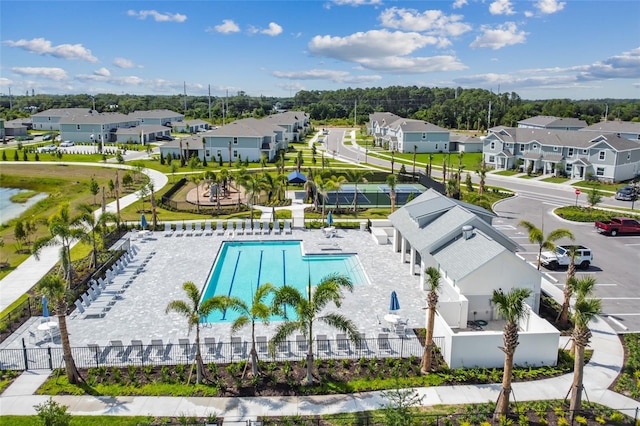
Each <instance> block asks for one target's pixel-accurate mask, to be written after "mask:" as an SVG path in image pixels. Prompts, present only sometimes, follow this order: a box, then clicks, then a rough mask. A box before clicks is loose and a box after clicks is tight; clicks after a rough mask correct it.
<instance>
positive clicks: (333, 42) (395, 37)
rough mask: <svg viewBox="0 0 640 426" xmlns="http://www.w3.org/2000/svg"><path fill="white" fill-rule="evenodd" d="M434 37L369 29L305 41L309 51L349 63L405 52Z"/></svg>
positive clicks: (432, 42) (429, 41)
mask: <svg viewBox="0 0 640 426" xmlns="http://www.w3.org/2000/svg"><path fill="white" fill-rule="evenodd" d="M437 42H438V39H436V38H435V37H431V36H425V35H422V34H419V33H416V32H402V31H395V32H391V31H387V30H372V31H367V32H358V33H355V34H351V35H349V36H346V37H331V36H315V37H313V38H312V39H311V41H310V42H309V45H308V48H309V51H310V52H311V53H312V54H314V55H316V56H327V57H330V58H335V59H341V60H345V61H350V62H359V61H360V60H361V59H365V58H384V57H387V56H398V55H400V56H402V55H408V54H409V53H411V52H413V51H414V50H416V49H420V48H422V47H424V46H426V45H428V44H431V45H434V44H436V43H437Z"/></svg>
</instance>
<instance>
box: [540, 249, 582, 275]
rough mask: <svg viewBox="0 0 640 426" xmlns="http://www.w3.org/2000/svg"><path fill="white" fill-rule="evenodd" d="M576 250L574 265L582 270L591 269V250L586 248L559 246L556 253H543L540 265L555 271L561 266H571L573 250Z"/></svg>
mask: <svg viewBox="0 0 640 426" xmlns="http://www.w3.org/2000/svg"><path fill="white" fill-rule="evenodd" d="M572 248H573V249H575V253H576V254H575V257H574V264H575V265H576V267H578V268H581V269H589V265H591V262H593V253H592V252H591V249H588V248H586V247H584V246H571V245H566V246H557V247H556V250H555V251H543V252H542V254H541V255H540V264H541V265H542V266H544V267H545V268H547V269H551V270H555V269H558V267H560V266H569V263H571V256H570V253H571V249H572Z"/></svg>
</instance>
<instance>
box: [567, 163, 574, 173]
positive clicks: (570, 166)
mask: <svg viewBox="0 0 640 426" xmlns="http://www.w3.org/2000/svg"><path fill="white" fill-rule="evenodd" d="M572 168H573V164H567V172H570V171H571V169H572Z"/></svg>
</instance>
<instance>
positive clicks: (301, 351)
mask: <svg viewBox="0 0 640 426" xmlns="http://www.w3.org/2000/svg"><path fill="white" fill-rule="evenodd" d="M436 343H437V344H438V345H440V344H442V343H443V342H440V341H437V342H436ZM274 349H275V351H274V352H273V353H271V351H270V350H269V345H268V343H266V342H261V343H257V344H256V351H257V353H258V358H259V359H261V360H263V361H287V360H289V361H296V360H303V359H305V357H306V356H307V343H306V342H303V341H296V340H288V341H286V342H283V344H281V345H278V346H277V347H275V348H274ZM200 351H201V353H202V357H203V360H204V362H206V363H210V362H213V363H218V364H225V363H232V362H238V361H241V360H247V359H249V357H250V352H251V342H250V341H242V340H240V341H233V342H222V341H217V340H216V341H215V342H214V341H211V340H209V341H205V340H204V339H203V340H201V342H200ZM423 351H424V347H423V346H422V345H421V344H420V341H419V340H418V339H416V338H400V337H393V338H392V337H389V338H386V339H384V338H367V339H361V341H360V343H358V344H354V343H353V342H351V341H349V340H344V339H340V340H338V339H327V340H321V341H318V340H315V341H314V343H313V353H314V356H315V357H316V359H360V358H367V359H370V358H410V357H412V356H414V357H421V356H422V354H423ZM71 352H72V354H73V358H74V361H75V363H76V366H78V367H79V368H90V367H100V366H116V367H117V366H127V365H175V364H186V363H190V362H192V361H193V359H194V358H195V354H196V347H195V343H194V342H191V341H189V342H188V343H186V342H178V343H175V342H168V343H166V344H165V343H160V342H158V341H152V342H151V343H143V342H142V341H135V340H134V341H132V342H131V343H127V344H124V343H122V342H121V341H111V343H110V344H108V345H106V346H104V347H101V346H98V345H89V346H82V347H72V348H71ZM58 367H64V361H63V352H62V348H61V347H59V346H51V347H44V348H39V347H37V348H33V347H26V345H24V346H23V347H22V348H18V349H2V350H0V370H42V369H49V370H52V369H54V368H58Z"/></svg>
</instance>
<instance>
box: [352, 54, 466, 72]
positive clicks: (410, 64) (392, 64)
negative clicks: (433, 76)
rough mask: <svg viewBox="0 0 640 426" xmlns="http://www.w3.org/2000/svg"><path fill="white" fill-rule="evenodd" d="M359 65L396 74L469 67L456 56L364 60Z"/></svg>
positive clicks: (394, 57)
mask: <svg viewBox="0 0 640 426" xmlns="http://www.w3.org/2000/svg"><path fill="white" fill-rule="evenodd" d="M359 63H360V64H361V65H362V66H363V67H365V68H368V69H371V70H375V71H379V72H387V73H394V74H422V73H428V72H443V71H460V70H464V69H467V66H466V65H464V64H463V63H462V62H460V61H459V60H458V59H457V58H455V57H454V56H431V57H417V58H413V57H406V56H402V57H401V56H390V57H386V58H370V59H363V60H361V61H359Z"/></svg>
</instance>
